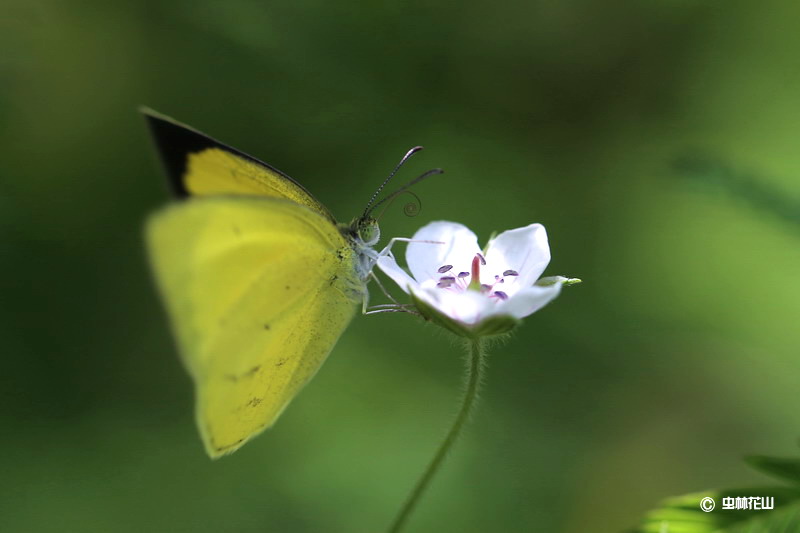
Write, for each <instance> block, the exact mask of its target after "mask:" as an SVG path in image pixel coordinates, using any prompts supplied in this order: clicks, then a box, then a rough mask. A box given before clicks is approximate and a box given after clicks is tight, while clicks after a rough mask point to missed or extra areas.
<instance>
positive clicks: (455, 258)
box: [406, 221, 480, 283]
mask: <svg viewBox="0 0 800 533" xmlns="http://www.w3.org/2000/svg"><path fill="white" fill-rule="evenodd" d="M412 239H413V240H415V241H438V242H444V244H430V243H426V242H412V243H409V245H408V248H406V263H408V268H409V270H411V274H412V275H413V276H414V278H416V280H417V281H418V282H420V283H422V282H423V281H425V280H428V279H439V278H440V277H442V276H443V275H445V274H441V273H439V272H438V269H439V267H442V266H444V265H453V271H454V272H455V274H452V273H450V274H447V275H457V274H458V272H459V271H461V272H466V271H469V269H470V265H471V264H472V258H473V257H475V254H476V253H478V252H480V248H479V247H478V238H477V237H476V236H475V234H474V233H472V231H470V229H469V228H467V227H466V226H464V225H462V224H456V223H455V222H445V221H439V222H431V223H430V224H428V225H426V226H423V227H422V228H420V229H419V230H418V231H417V232H416V233H415V234H414V237H412Z"/></svg>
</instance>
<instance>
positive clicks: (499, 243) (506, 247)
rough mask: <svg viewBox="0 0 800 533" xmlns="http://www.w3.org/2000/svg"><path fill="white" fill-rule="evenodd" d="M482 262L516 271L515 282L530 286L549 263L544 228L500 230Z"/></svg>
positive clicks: (535, 226)
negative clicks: (517, 276)
mask: <svg viewBox="0 0 800 533" xmlns="http://www.w3.org/2000/svg"><path fill="white" fill-rule="evenodd" d="M486 262H487V264H488V265H491V266H492V267H493V269H494V268H495V265H498V266H499V265H502V266H500V268H503V269H510V270H516V271H517V272H518V273H519V278H518V279H517V281H516V283H518V284H519V285H520V286H521V287H530V286H531V285H533V284H534V282H536V280H537V279H539V276H541V275H542V272H544V269H545V268H546V267H547V264H548V263H549V262H550V246H549V245H548V244H547V232H546V231H545V229H544V226H542V225H541V224H531V225H530V226H525V227H524V228H517V229H512V230H508V231H504V232H503V233H501V234H500V235H498V236H497V237H496V238H494V239H493V240H492V241H491V242H489V246H488V250H487V251H486ZM507 281H508V280H507ZM531 312H532V311H531Z"/></svg>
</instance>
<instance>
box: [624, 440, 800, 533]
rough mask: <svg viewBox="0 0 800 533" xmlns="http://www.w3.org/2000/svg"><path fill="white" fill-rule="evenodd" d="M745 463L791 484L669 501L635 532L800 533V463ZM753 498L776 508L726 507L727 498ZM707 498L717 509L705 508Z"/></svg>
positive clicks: (760, 459)
mask: <svg viewBox="0 0 800 533" xmlns="http://www.w3.org/2000/svg"><path fill="white" fill-rule="evenodd" d="M745 461H747V463H748V464H750V465H751V466H753V467H754V468H756V469H757V470H760V471H761V472H764V473H766V474H769V475H772V476H774V477H777V478H779V479H782V480H784V481H788V482H790V483H791V485H789V486H777V487H749V488H743V489H725V490H713V491H706V492H695V493H692V494H685V495H683V496H677V497H674V498H669V499H667V500H664V501H663V502H662V503H661V506H660V507H659V508H657V509H654V510H652V511H650V512H648V513H647V514H646V515H645V518H644V520H643V521H642V524H641V525H640V526H639V527H638V529H635V530H634V531H633V532H632V533H800V460H798V459H785V458H776V457H767V456H763V455H754V456H750V457H747V458H746V459H745ZM753 496H755V497H762V498H765V497H771V498H774V509H724V508H723V507H724V505H723V503H724V501H723V498H736V497H753ZM704 498H711V499H712V500H713V501H714V504H715V505H714V509H713V510H711V511H709V512H706V511H704V510H703V509H702V508H701V505H700V503H701V501H702V500H703V499H704ZM729 501H730V500H729ZM734 501H735V500H734Z"/></svg>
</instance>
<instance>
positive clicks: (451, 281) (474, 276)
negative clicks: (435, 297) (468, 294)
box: [436, 254, 519, 301]
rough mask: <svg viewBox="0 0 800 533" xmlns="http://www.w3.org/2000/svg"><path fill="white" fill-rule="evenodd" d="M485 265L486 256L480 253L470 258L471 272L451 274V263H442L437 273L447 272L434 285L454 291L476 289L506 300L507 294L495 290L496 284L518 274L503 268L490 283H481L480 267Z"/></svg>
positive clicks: (491, 296)
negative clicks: (501, 272)
mask: <svg viewBox="0 0 800 533" xmlns="http://www.w3.org/2000/svg"><path fill="white" fill-rule="evenodd" d="M482 266H486V258H485V257H483V255H481V254H475V257H473V258H472V267H471V269H470V270H471V272H459V273H458V274H457V275H453V274H451V271H452V270H453V265H442V266H440V267H439V268H438V269H437V272H439V274H447V275H445V276H442V277H440V278H439V282H438V283H437V284H436V287H438V288H440V289H445V290H450V291H454V292H464V291H467V290H471V291H478V292H480V293H481V294H485V295H486V296H488V297H489V298H493V299H495V300H497V301H502V300H508V294H507V293H506V292H504V291H498V290H495V287H496V286H497V285H503V284H505V282H506V278H512V280H511V281H513V280H514V279H516V278H517V277H518V276H519V272H517V271H516V270H510V269H509V270H505V271H503V274H502V275H499V274H495V276H494V282H493V283H492V284H486V283H481V267H482Z"/></svg>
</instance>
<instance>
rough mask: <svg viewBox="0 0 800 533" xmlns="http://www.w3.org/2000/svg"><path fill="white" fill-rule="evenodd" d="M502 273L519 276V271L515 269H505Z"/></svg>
mask: <svg viewBox="0 0 800 533" xmlns="http://www.w3.org/2000/svg"><path fill="white" fill-rule="evenodd" d="M503 275H504V276H519V272H517V271H516V270H506V271H505V272H503Z"/></svg>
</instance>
